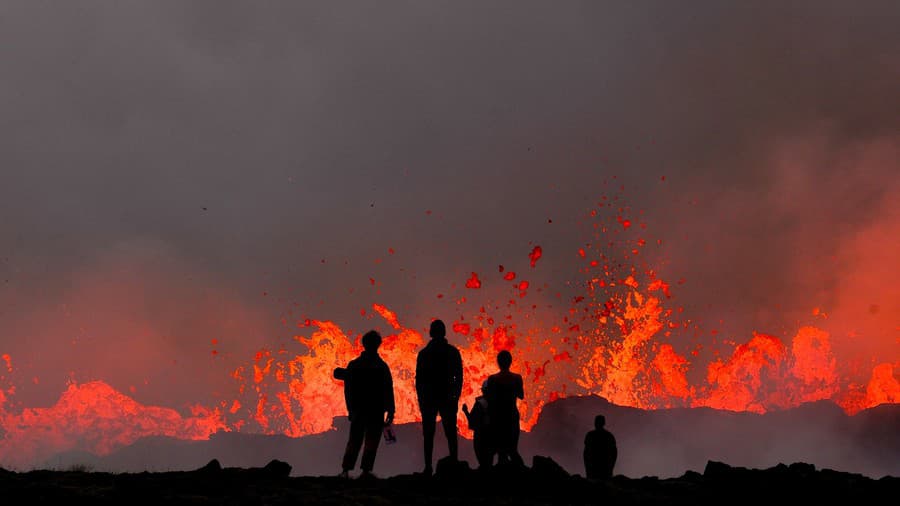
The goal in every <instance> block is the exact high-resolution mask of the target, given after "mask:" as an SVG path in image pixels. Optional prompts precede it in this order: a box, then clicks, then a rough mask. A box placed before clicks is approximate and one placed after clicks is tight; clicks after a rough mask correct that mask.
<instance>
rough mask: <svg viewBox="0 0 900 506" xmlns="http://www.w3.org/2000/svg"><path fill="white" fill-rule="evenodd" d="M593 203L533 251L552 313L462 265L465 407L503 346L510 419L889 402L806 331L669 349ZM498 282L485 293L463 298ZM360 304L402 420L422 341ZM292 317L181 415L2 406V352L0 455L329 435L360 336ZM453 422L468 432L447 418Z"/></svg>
mask: <svg viewBox="0 0 900 506" xmlns="http://www.w3.org/2000/svg"><path fill="white" fill-rule="evenodd" d="M613 200H615V199H613ZM603 206H607V207H610V208H611V210H612V211H613V215H612V216H611V217H610V218H608V219H607V221H601V219H602V216H601V214H600V213H598V212H597V210H596V209H595V210H592V211H591V212H590V214H589V216H590V219H594V220H596V221H594V222H593V223H591V225H592V226H591V229H592V231H593V232H594V234H595V237H594V240H593V241H591V242H590V243H588V244H584V245H581V246H579V247H578V248H577V249H575V251H574V252H573V251H568V252H554V251H552V249H551V250H548V252H549V253H550V254H559V255H562V256H565V257H567V258H569V257H571V258H573V259H575V261H577V262H579V265H581V272H582V273H583V275H584V278H583V281H581V282H579V283H576V284H575V285H574V286H577V287H578V290H580V292H579V293H577V294H575V295H574V296H573V297H572V298H571V300H570V302H569V305H568V307H567V308H562V309H559V308H556V309H553V311H552V312H553V313H554V314H553V315H552V316H550V317H547V316H546V309H544V307H543V306H542V309H541V310H542V311H544V312H542V313H540V314H539V309H538V307H539V306H538V304H537V303H536V302H534V303H530V302H527V301H528V300H529V299H530V298H533V297H534V298H536V297H547V296H549V295H548V294H552V293H553V292H551V291H550V290H549V287H548V286H547V285H543V286H541V285H540V283H537V282H530V281H529V280H527V279H520V278H519V277H517V274H516V271H515V270H513V269H512V268H517V267H516V265H518V268H519V272H526V271H523V270H522V268H525V267H524V266H523V265H521V264H517V263H516V262H513V263H512V264H507V266H508V267H504V266H502V265H501V266H500V267H499V269H498V272H495V273H494V274H493V275H492V276H490V275H483V276H479V275H478V274H477V273H476V272H471V271H469V272H471V275H470V276H468V278H467V279H465V280H461V281H464V282H463V283H460V285H461V286H463V287H464V289H465V290H467V292H466V293H467V295H469V298H467V297H463V296H459V297H448V299H453V300H455V301H457V302H456V305H455V311H457V313H456V314H449V312H448V314H447V316H446V319H447V320H448V323H450V322H452V325H451V329H452V331H453V333H452V334H451V336H449V337H450V340H451V342H453V343H455V344H457V345H458V346H459V347H460V352H461V354H462V357H463V362H464V367H465V383H464V388H463V393H462V396H463V398H462V402H467V403H470V404H471V403H472V401H473V399H474V397H475V396H476V395H478V394H479V389H480V385H481V384H482V382H483V381H484V379H485V378H486V377H487V376H488V375H490V374H492V373H493V372H495V371H496V370H497V368H496V362H495V357H496V354H497V352H498V351H500V350H510V351H512V353H513V356H514V363H513V369H514V370H515V371H517V372H519V373H521V374H522V375H523V377H524V379H525V382H526V386H525V390H526V396H525V400H524V401H522V402H521V403H520V406H519V407H520V411H521V413H522V426H523V428H524V429H525V430H528V429H529V428H531V427H532V426H533V425H534V424H535V422H536V420H537V418H538V415H539V414H540V412H541V409H542V407H543V406H544V405H545V404H546V403H548V402H552V401H553V400H556V399H558V398H561V397H566V396H577V395H599V396H602V397H605V398H606V399H608V400H609V401H611V402H613V403H615V404H619V405H623V406H633V407H636V408H642V409H661V408H670V407H699V406H706V407H711V408H717V409H727V410H737V411H753V412H760V413H761V412H765V411H769V410H775V409H784V408H789V407H792V406H797V405H799V404H801V403H804V402H809V401H817V400H823V399H828V400H832V401H834V402H836V403H838V404H839V405H840V406H842V407H843V408H844V409H845V410H846V411H847V412H848V413H855V412H857V411H860V410H862V409H865V408H868V407H871V406H875V405H878V404H881V403H898V402H900V382H898V380H897V376H898V373H900V363H891V362H882V363H880V364H876V365H875V366H874V368H873V369H872V370H871V373H870V376H869V377H868V378H867V381H865V382H864V384H857V383H854V381H853V374H854V373H855V371H852V370H849V369H848V368H847V367H846V366H843V365H842V364H841V363H839V362H838V360H837V358H836V357H835V355H834V353H833V351H832V347H831V341H830V336H829V334H828V333H827V332H826V331H824V330H822V329H819V328H816V327H813V326H804V327H801V328H800V329H799V330H798V331H797V333H796V335H795V336H794V337H793V339H792V340H791V342H790V343H788V344H786V343H784V342H782V341H781V340H780V339H779V338H777V337H774V336H771V335H767V334H763V333H754V334H753V335H752V338H751V339H750V340H749V341H747V342H746V343H744V344H739V345H737V346H736V347H735V349H734V350H733V352H732V353H731V354H730V356H728V357H725V358H722V357H720V358H718V359H716V360H714V361H713V362H712V363H709V364H702V363H695V362H693V361H692V360H693V357H694V356H696V353H695V352H694V353H688V352H679V351H678V343H676V342H673V340H672V339H671V338H672V336H673V331H677V330H678V329H681V328H685V327H686V324H685V323H684V322H682V321H680V320H679V319H678V318H680V317H681V313H682V309H681V308H678V307H669V306H668V304H669V302H670V300H671V299H672V297H673V294H672V290H671V286H670V284H669V283H667V282H666V281H664V280H663V279H660V278H659V277H658V276H657V275H656V273H655V272H654V270H653V269H651V268H649V267H648V266H645V265H640V259H642V258H643V257H644V256H643V255H642V254H641V251H642V250H643V249H644V248H648V247H650V246H648V244H654V241H647V240H646V239H645V238H643V237H639V236H636V235H637V234H641V233H643V230H645V228H646V227H645V224H643V223H639V226H635V225H636V223H635V221H632V219H628V218H625V217H624V216H625V214H624V213H626V212H627V211H628V209H627V208H624V207H621V208H618V209H612V206H614V204H611V203H610V201H609V200H608V199H606V198H605V197H604V199H603V200H602V201H601V202H600V204H599V206H598V207H600V208H603ZM626 235H627V236H628V237H623V236H626ZM655 243H656V244H657V245H658V244H659V241H656V242H655ZM548 252H545V251H544V249H543V248H542V247H541V246H534V247H533V248H532V249H531V252H530V253H529V254H528V259H527V261H528V262H529V267H530V268H533V269H538V268H539V265H540V264H539V262H538V261H539V260H540V259H542V258H544V257H545V256H546V254H547V253H548ZM391 254H393V249H391ZM522 261H523V262H524V261H526V260H525V258H524V255H523V259H522ZM509 267H512V268H509ZM526 269H527V268H526ZM527 272H528V273H529V274H531V273H532V271H531V270H527ZM527 277H531V276H530V275H529V276H527ZM370 282H371V283H373V284H374V278H372V279H370ZM680 283H681V280H679V283H678V284H680ZM444 293H451V292H443V293H441V296H443V295H444ZM498 293H499V294H501V296H500V297H499V299H498V300H499V301H500V302H498V301H497V300H484V301H483V300H475V298H474V296H473V295H472V294H475V295H478V296H481V295H484V296H485V297H488V296H494V297H496V294H498ZM489 294H491V295H489ZM555 295H556V297H557V298H558V300H565V299H564V298H563V297H562V295H561V294H560V293H559V292H557V293H556V294H555ZM441 298H442V297H441ZM541 302H544V300H543V299H542V300H541ZM372 311H373V314H375V315H378V317H380V318H381V320H383V322H384V324H382V325H374V326H375V327H381V328H385V327H386V328H388V329H389V330H388V331H387V332H383V334H384V341H383V344H382V347H381V349H380V354H381V355H382V357H383V358H384V360H385V361H386V362H387V363H388V365H389V366H390V367H391V370H392V373H393V377H394V387H395V396H396V404H397V413H396V421H397V422H398V423H406V422H414V421H417V420H419V414H418V405H417V402H416V395H415V387H414V382H415V363H416V354H417V353H418V351H419V350H420V349H421V348H422V347H423V345H424V344H425V341H426V338H425V337H424V336H423V335H421V334H420V333H419V332H418V331H417V330H414V329H413V328H411V327H408V326H406V324H405V323H404V320H403V318H401V316H400V315H398V314H396V313H395V312H393V311H392V310H391V309H389V308H388V307H386V306H384V305H381V304H378V303H374V304H372ZM548 318H549V320H548ZM417 323H419V324H421V323H424V322H421V321H420V322H417ZM298 326H299V327H301V328H302V329H304V331H303V332H301V333H300V334H301V335H297V336H296V337H295V341H296V343H297V344H296V349H295V350H293V351H288V350H285V349H282V350H278V351H271V350H259V352H257V353H256V354H255V356H254V358H253V359H252V360H251V361H248V362H247V363H244V364H241V365H238V366H237V367H236V368H234V369H233V371H232V373H231V377H232V378H233V380H234V384H235V390H234V394H233V395H231V396H228V397H227V398H224V399H220V400H218V401H215V402H214V405H215V406H216V407H214V408H204V407H199V406H195V407H192V408H190V410H189V413H187V414H182V413H179V412H178V411H176V410H174V409H170V408H164V407H154V406H144V405H142V404H140V403H138V402H137V401H135V400H134V399H132V398H130V397H128V396H126V395H123V394H122V393H119V392H117V391H116V390H114V389H113V388H112V387H110V386H109V385H107V384H105V383H103V382H101V381H92V382H87V383H82V384H74V383H73V384H70V385H69V386H68V388H67V389H66V391H65V392H64V393H63V395H62V396H61V397H60V399H59V401H58V402H57V403H56V404H55V405H54V406H51V407H47V408H24V409H21V410H16V409H13V408H12V406H11V403H10V399H11V398H12V397H13V396H14V395H15V386H14V384H13V382H12V376H13V374H14V369H15V368H14V367H13V365H14V362H13V359H14V357H10V356H9V355H2V358H3V361H4V363H3V364H2V366H3V367H2V368H0V464H2V465H4V466H19V467H21V466H28V465H35V464H40V463H41V462H42V459H46V458H47V457H49V456H51V455H52V454H54V453H57V452H60V451H65V450H70V449H79V450H85V451H90V452H93V453H96V454H107V453H109V452H111V451H114V450H116V449H117V448H120V447H122V446H125V445H128V444H131V443H133V442H134V441H136V440H137V439H139V438H141V437H145V436H152V435H163V436H171V437H177V438H184V439H205V438H208V437H209V435H210V434H212V433H214V432H216V431H220V430H239V431H249V432H262V433H267V434H285V435H288V436H294V437H299V436H303V435H307V434H315V433H319V432H323V431H328V430H332V429H333V428H334V425H333V419H334V417H340V416H345V415H346V408H345V404H344V398H343V388H342V384H341V383H340V382H339V381H337V380H335V379H334V378H333V377H332V372H333V370H334V368H335V367H343V366H346V364H347V363H348V362H349V361H350V360H351V359H353V358H355V357H356V356H357V355H358V354H359V353H360V351H361V346H360V342H359V339H360V333H358V332H348V331H346V330H344V329H342V328H341V327H340V326H339V325H337V324H336V323H334V322H332V321H327V320H317V319H305V320H303V321H301V322H298ZM213 344H217V343H216V342H213ZM692 370H694V371H697V370H699V371H705V377H704V379H702V380H700V381H697V380H694V381H691V380H690V379H689V378H690V376H691V375H690V374H689V373H690V372H691V371H692ZM694 376H698V375H696V374H695V375H694ZM700 376H704V375H700ZM459 426H460V427H461V432H462V433H463V434H464V435H468V431H467V429H466V423H465V420H464V419H463V417H462V414H460V419H459Z"/></svg>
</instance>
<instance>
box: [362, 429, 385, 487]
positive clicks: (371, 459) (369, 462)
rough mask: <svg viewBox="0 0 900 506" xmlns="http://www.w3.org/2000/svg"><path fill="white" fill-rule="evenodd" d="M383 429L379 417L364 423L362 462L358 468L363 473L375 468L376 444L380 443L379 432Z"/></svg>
mask: <svg viewBox="0 0 900 506" xmlns="http://www.w3.org/2000/svg"><path fill="white" fill-rule="evenodd" d="M383 429H384V421H383V420H382V419H381V417H372V419H371V420H369V421H367V422H366V428H365V430H366V437H365V446H364V447H363V455H362V462H361V463H360V468H361V469H362V470H363V472H367V473H370V472H372V468H373V467H375V455H376V454H377V453H378V443H380V442H381V432H382V430H383Z"/></svg>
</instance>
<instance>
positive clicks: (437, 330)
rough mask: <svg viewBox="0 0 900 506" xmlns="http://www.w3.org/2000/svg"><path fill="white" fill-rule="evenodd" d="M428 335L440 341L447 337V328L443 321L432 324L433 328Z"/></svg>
mask: <svg viewBox="0 0 900 506" xmlns="http://www.w3.org/2000/svg"><path fill="white" fill-rule="evenodd" d="M428 335H430V336H431V337H436V338H438V339H440V338H443V337H446V336H447V327H446V326H445V325H444V322H442V321H441V320H435V321H433V322H431V328H430V329H429V330H428Z"/></svg>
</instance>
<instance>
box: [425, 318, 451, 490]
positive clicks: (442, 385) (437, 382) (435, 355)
mask: <svg viewBox="0 0 900 506" xmlns="http://www.w3.org/2000/svg"><path fill="white" fill-rule="evenodd" d="M428 333H429V335H431V341H430V342H429V343H428V344H427V345H426V346H425V347H424V348H423V349H422V351H420V352H419V356H418V357H417V359H416V395H417V397H418V399H419V411H420V412H421V414H422V435H423V436H424V438H425V470H424V474H425V475H431V473H432V467H431V461H432V456H433V453H434V432H435V429H436V423H435V419H436V418H437V416H438V415H441V425H443V426H444V436H446V437H447V448H448V449H449V450H450V458H451V459H452V460H454V461H455V460H457V458H458V452H457V447H458V441H457V434H456V412H457V411H458V410H459V396H460V394H461V393H462V384H463V368H462V357H461V356H460V354H459V350H458V349H456V347H455V346H453V345H452V344H450V343H448V342H447V328H446V327H445V326H444V322H442V321H441V320H434V321H433V322H431V329H430V330H429V332H428Z"/></svg>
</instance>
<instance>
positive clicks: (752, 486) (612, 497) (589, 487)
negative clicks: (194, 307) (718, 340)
mask: <svg viewBox="0 0 900 506" xmlns="http://www.w3.org/2000/svg"><path fill="white" fill-rule="evenodd" d="M441 464H444V463H441ZM290 472H291V467H290V466H289V465H288V464H286V463H284V462H280V461H272V462H270V463H269V464H268V465H266V466H265V467H263V468H250V469H240V468H224V469H223V468H222V467H221V466H220V465H219V463H218V461H213V462H210V463H209V464H208V465H207V466H205V467H204V468H202V469H199V470H196V471H181V472H165V473H148V472H144V473H122V474H112V473H92V472H82V471H31V472H27V473H14V472H9V471H3V470H0V496H2V498H3V504H59V505H65V504H125V505H129V504H294V505H306V504H335V505H337V504H340V505H345V504H348V505H353V504H360V505H362V504H416V505H418V504H448V505H449V504H453V505H481V504H516V505H532V504H534V505H538V504H601V503H602V504H716V505H722V504H772V503H775V504H783V503H787V502H788V501H790V502H791V503H794V504H816V503H819V504H842V503H843V504H868V503H875V502H876V501H878V502H883V501H884V500H885V498H891V497H898V495H900V478H897V477H884V478H881V479H878V480H875V479H872V478H868V477H865V476H862V475H858V474H851V473H844V472H837V471H831V470H827V469H821V470H818V469H816V468H815V467H814V466H812V465H810V464H792V465H790V466H786V465H781V464H779V465H778V466H776V467H772V468H769V469H765V470H757V469H745V468H739V467H730V466H728V465H725V464H722V463H718V462H712V461H711V462H709V463H708V464H707V465H706V468H705V470H704V472H703V474H700V473H696V472H692V471H688V472H687V473H685V474H684V475H683V476H680V477H678V478H669V479H658V478H654V477H645V478H639V479H632V478H626V477H624V476H616V477H615V478H613V479H611V480H609V481H601V482H595V481H590V480H586V479H584V478H582V477H580V476H578V475H574V476H573V475H569V474H568V473H566V472H565V471H564V470H563V469H562V468H561V467H559V466H558V465H557V464H556V463H555V462H554V461H553V460H551V459H549V458H544V457H535V459H534V462H533V465H532V467H531V468H527V469H512V468H499V469H494V470H492V471H490V472H486V473H483V472H478V471H470V470H468V468H467V467H463V468H453V469H448V467H447V466H445V465H439V466H438V471H437V473H436V475H435V476H434V477H430V478H429V477H424V476H421V475H398V476H394V477H391V478H386V479H362V478H357V479H341V478H337V477H290ZM75 501H78V502H75Z"/></svg>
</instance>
